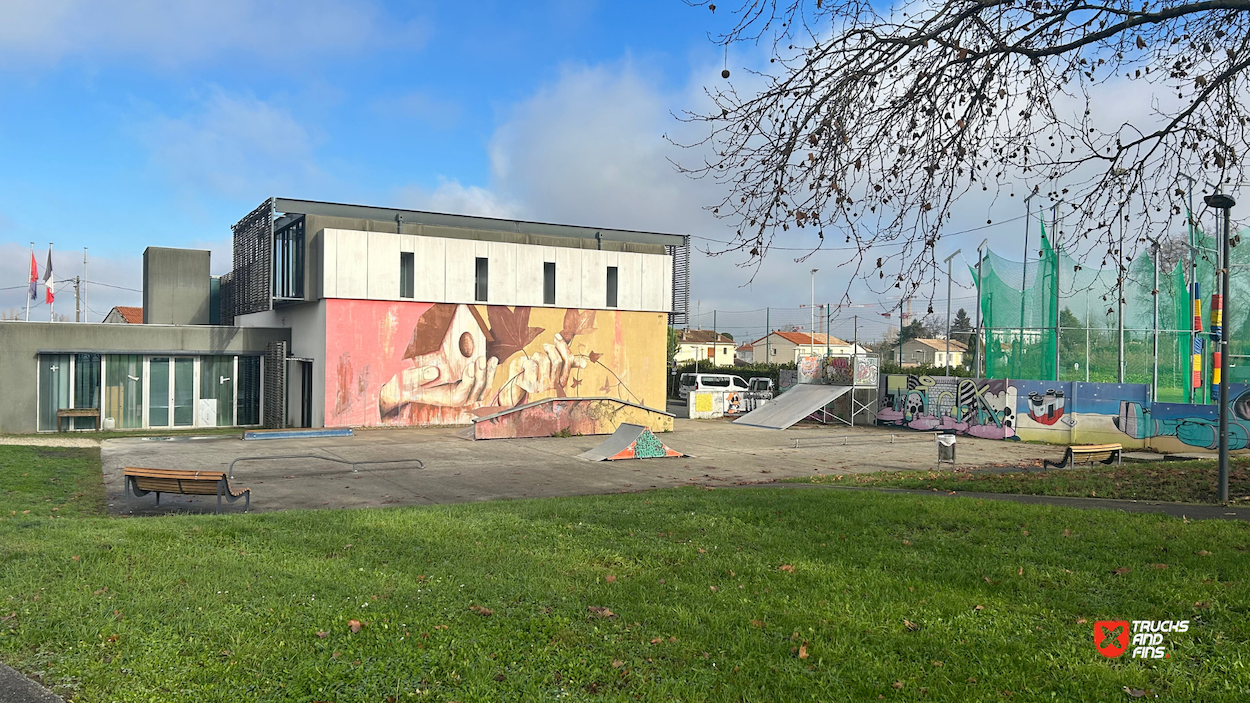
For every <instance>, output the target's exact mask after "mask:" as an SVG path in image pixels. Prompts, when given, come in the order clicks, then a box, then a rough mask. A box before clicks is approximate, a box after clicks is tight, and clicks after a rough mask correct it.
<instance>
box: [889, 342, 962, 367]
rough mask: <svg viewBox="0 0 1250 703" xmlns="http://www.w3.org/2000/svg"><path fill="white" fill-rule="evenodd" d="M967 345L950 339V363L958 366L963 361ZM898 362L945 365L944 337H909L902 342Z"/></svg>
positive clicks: (916, 364)
mask: <svg viewBox="0 0 1250 703" xmlns="http://www.w3.org/2000/svg"><path fill="white" fill-rule="evenodd" d="M967 352H968V345H966V344H964V343H963V342H957V341H955V340H953V339H952V340H951V341H950V357H951V358H950V365H951V366H959V365H960V364H963V363H964V354H966V353H967ZM901 357H902V358H901V359H900V360H899V363H900V364H901V365H903V366H925V365H928V366H946V340H945V339H909V340H907V341H906V342H904V343H903V348H902V350H901Z"/></svg>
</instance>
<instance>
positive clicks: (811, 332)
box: [807, 269, 820, 355]
mask: <svg viewBox="0 0 1250 703" xmlns="http://www.w3.org/2000/svg"><path fill="white" fill-rule="evenodd" d="M819 270H820V269H812V307H811V317H812V322H811V326H810V327H808V328H807V342H808V344H807V353H808V354H812V355H815V354H816V272H817V271H819Z"/></svg>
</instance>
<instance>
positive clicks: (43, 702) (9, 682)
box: [0, 663, 65, 703]
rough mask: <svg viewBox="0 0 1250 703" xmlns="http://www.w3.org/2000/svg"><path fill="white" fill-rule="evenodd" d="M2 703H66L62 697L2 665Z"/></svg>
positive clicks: (0, 676)
mask: <svg viewBox="0 0 1250 703" xmlns="http://www.w3.org/2000/svg"><path fill="white" fill-rule="evenodd" d="M0 703H65V702H64V701H63V700H61V697H60V696H58V695H56V694H55V693H53V692H51V691H49V690H48V689H46V688H44V687H43V686H40V685H39V684H37V683H35V682H34V681H31V680H30V679H28V678H26V677H25V676H23V675H22V674H21V673H19V672H18V671H17V670H16V669H13V668H12V667H9V666H6V665H4V664H2V663H0Z"/></svg>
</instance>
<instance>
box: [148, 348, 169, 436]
mask: <svg viewBox="0 0 1250 703" xmlns="http://www.w3.org/2000/svg"><path fill="white" fill-rule="evenodd" d="M148 427H169V358H168V357H159V358H155V357H154V358H152V359H150V360H148Z"/></svg>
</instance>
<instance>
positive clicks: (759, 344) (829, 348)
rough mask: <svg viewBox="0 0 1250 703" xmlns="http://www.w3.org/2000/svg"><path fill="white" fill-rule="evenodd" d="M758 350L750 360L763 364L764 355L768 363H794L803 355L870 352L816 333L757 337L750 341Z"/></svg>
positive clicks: (776, 334)
mask: <svg viewBox="0 0 1250 703" xmlns="http://www.w3.org/2000/svg"><path fill="white" fill-rule="evenodd" d="M751 346H753V347H754V348H755V350H757V351H758V354H755V355H754V358H755V359H756V360H757V361H759V362H763V361H764V357H765V356H767V362H768V363H770V364H789V363H797V362H798V360H799V358H800V357H804V356H820V357H823V356H825V355H829V356H847V355H851V354H869V353H871V350H869V349H868V347H865V346H863V345H862V344H853V343H851V342H848V341H846V340H844V339H838V338H837V337H834V336H831V335H827V334H825V333H823V332H817V333H816V334H814V335H810V334H808V333H806V332H773V333H771V334H769V335H768V336H767V337H760V338H759V339H757V340H755V341H753V342H751Z"/></svg>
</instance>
